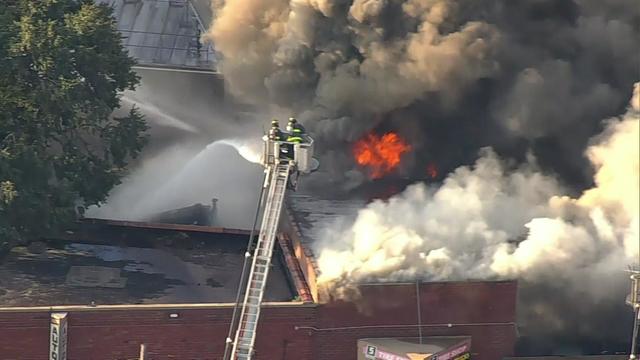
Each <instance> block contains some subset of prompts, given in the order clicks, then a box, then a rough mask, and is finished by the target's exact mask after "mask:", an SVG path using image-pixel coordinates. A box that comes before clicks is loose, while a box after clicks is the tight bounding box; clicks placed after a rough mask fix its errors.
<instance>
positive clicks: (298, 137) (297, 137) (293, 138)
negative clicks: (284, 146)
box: [287, 127, 304, 144]
mask: <svg viewBox="0 0 640 360" xmlns="http://www.w3.org/2000/svg"><path fill="white" fill-rule="evenodd" d="M303 135H304V134H303V133H302V130H301V129H300V128H298V127H294V128H293V130H291V133H290V134H289V137H287V142H290V143H294V144H300V143H301V142H302V141H303V140H304V139H303V138H302V136H303Z"/></svg>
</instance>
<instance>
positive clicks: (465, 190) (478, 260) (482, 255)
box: [316, 83, 640, 339]
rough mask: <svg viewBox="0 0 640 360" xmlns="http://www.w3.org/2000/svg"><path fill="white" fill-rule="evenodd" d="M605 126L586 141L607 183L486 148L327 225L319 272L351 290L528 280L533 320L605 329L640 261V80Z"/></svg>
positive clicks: (549, 328) (549, 329)
mask: <svg viewBox="0 0 640 360" xmlns="http://www.w3.org/2000/svg"><path fill="white" fill-rule="evenodd" d="M604 124H605V125H604V126H605V129H604V131H603V132H602V133H601V134H599V135H597V136H595V137H594V138H592V139H591V145H590V146H589V147H588V148H587V149H586V151H585V156H586V158H588V159H589V161H590V163H591V165H592V167H593V169H594V171H595V175H594V180H593V182H594V183H595V185H594V187H592V188H590V189H587V190H585V191H584V192H583V193H582V194H581V195H580V196H578V197H575V198H574V197H571V196H566V195H565V194H566V193H567V191H566V189H564V188H563V186H562V185H560V184H559V182H558V181H557V180H556V179H555V178H554V177H552V176H549V175H544V174H542V173H541V172H540V169H539V167H538V165H537V164H536V162H535V159H534V158H529V159H528V161H527V162H526V163H524V164H519V165H516V164H509V163H507V162H505V161H502V160H500V159H499V158H498V157H497V155H496V154H495V152H493V151H491V150H490V149H484V150H482V151H481V153H480V157H479V159H478V160H477V161H476V162H475V164H473V165H472V166H462V167H460V168H458V169H456V170H455V171H454V172H452V173H451V174H449V175H448V176H447V178H446V179H445V180H444V181H443V183H442V185H441V186H439V187H437V186H427V185H424V184H417V185H413V186H411V187H409V188H408V189H407V190H405V191H404V192H403V193H401V194H399V195H397V196H395V197H392V198H391V199H389V200H388V201H375V202H373V203H371V204H369V205H368V206H367V207H366V208H364V209H362V210H360V212H359V214H358V216H357V219H356V220H355V221H354V223H353V224H342V226H338V224H336V226H335V227H332V228H327V229H325V230H324V236H323V239H324V241H322V242H320V243H317V244H316V252H317V253H318V254H319V259H318V263H319V267H320V271H321V278H320V280H319V281H320V282H321V283H322V282H325V283H328V284H331V285H334V286H335V287H336V291H338V292H340V291H341V290H344V289H349V288H350V285H353V284H356V283H360V282H366V281H389V280H395V281H397V280H404V281H407V280H412V279H416V278H422V279H429V280H456V279H468V278H472V279H477V278H483V279H487V278H488V279H497V278H518V279H521V280H522V281H523V282H524V283H525V284H529V285H528V286H525V287H524V288H525V293H526V294H527V296H528V298H525V299H524V300H523V305H522V306H524V307H526V308H527V309H528V310H526V311H525V312H526V316H528V317H529V319H528V320H534V324H535V325H538V326H544V331H545V332H546V333H547V334H549V333H554V331H558V330H564V331H569V332H571V333H573V334H574V335H578V336H580V335H589V336H594V334H598V336H600V335H602V333H601V329H602V326H606V324H607V323H608V322H611V321H612V319H611V318H608V319H606V316H607V315H611V314H610V313H609V312H610V310H611V309H610V307H611V306H613V307H614V308H618V310H619V309H620V308H623V305H622V304H623V300H624V297H625V295H626V293H627V291H628V279H627V277H626V276H625V275H624V272H623V271H624V270H625V269H626V266H629V265H636V266H637V265H640V250H639V247H640V238H639V232H640V229H639V226H640V223H639V202H640V192H639V190H640V163H639V162H640V151H639V149H640V131H639V125H640V83H637V84H636V85H635V91H634V96H633V98H632V100H631V104H630V105H629V108H628V110H627V112H626V113H625V114H624V115H622V116H620V117H615V118H611V119H608V120H607V121H605V122H604ZM531 289H536V291H527V290H531ZM552 305H553V306H552ZM616 305H617V306H616ZM595 309H598V311H596V310H595ZM578 315H579V316H580V317H579V316H578ZM585 318H588V319H589V320H588V321H584V319H585ZM541 319H544V322H541V321H540V320H541ZM626 330H627V329H624V328H622V329H621V328H616V327H611V328H610V329H609V333H608V334H607V336H609V339H611V338H612V337H613V339H620V338H619V337H620V336H623V335H624V334H625V331H626ZM616 337H618V338H616Z"/></svg>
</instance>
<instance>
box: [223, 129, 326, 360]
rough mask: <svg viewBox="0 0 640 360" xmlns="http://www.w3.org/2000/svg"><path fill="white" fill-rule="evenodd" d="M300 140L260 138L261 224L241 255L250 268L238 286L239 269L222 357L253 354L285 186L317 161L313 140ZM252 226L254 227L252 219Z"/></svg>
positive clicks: (238, 359)
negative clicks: (254, 242) (253, 242)
mask: <svg viewBox="0 0 640 360" xmlns="http://www.w3.org/2000/svg"><path fill="white" fill-rule="evenodd" d="M304 139H305V141H304V142H302V143H289V142H285V141H275V140H273V139H272V138H271V137H269V136H265V137H264V138H263V141H264V151H263V157H262V164H263V166H264V167H265V181H264V183H263V185H262V194H261V196H260V200H259V203H258V210H257V212H256V219H255V221H256V222H257V219H258V216H259V213H260V210H261V208H262V210H263V214H262V223H261V227H260V232H259V236H258V241H257V243H256V246H255V249H254V250H253V253H251V242H252V241H251V240H250V243H249V248H247V253H246V254H245V262H246V263H248V261H247V260H248V259H251V260H250V261H251V267H250V270H249V277H248V278H247V282H246V285H245V286H244V287H242V285H243V284H242V281H243V279H244V275H245V270H246V267H245V268H244V269H243V275H242V276H241V280H240V281H241V284H240V288H239V289H238V297H237V299H236V308H235V309H234V315H233V318H232V321H231V326H230V330H229V337H227V340H226V347H225V355H224V360H229V359H231V360H249V359H251V358H252V356H253V353H254V345H255V339H256V332H257V328H258V320H259V318H260V306H261V304H262V300H263V298H264V293H265V287H266V283H267V278H268V276H269V268H270V265H271V257H272V255H273V247H274V244H275V242H276V234H277V232H278V225H279V223H280V215H281V212H282V205H283V203H284V197H285V194H286V192H287V190H288V189H295V188H296V186H297V178H298V175H300V174H308V173H310V172H312V171H314V170H315V169H317V167H318V161H317V160H316V159H314V158H313V139H312V138H310V137H308V136H306V135H305V136H304ZM265 192H266V193H265ZM265 194H266V197H265V196H264V195H265ZM253 228H254V229H255V222H254V227H253ZM243 289H244V300H243V302H242V308H241V310H240V316H239V321H238V324H237V330H236V331H235V336H234V338H233V339H231V336H232V334H233V329H234V328H235V327H236V324H235V323H236V315H237V309H238V305H239V301H240V297H241V293H242V290H243ZM230 348H231V349H232V350H231V353H230V357H228V355H229V349H230Z"/></svg>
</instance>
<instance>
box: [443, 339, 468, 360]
mask: <svg viewBox="0 0 640 360" xmlns="http://www.w3.org/2000/svg"><path fill="white" fill-rule="evenodd" d="M468 350H469V344H468V343H467V344H464V345H462V346H460V347H457V348H455V349H453V350H451V351H449V352H447V353H444V354H442V355H438V360H449V359H453V358H454V357H455V356H458V355H460V354H462V353H465V352H467V351H468Z"/></svg>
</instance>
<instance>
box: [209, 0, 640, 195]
mask: <svg viewBox="0 0 640 360" xmlns="http://www.w3.org/2000/svg"><path fill="white" fill-rule="evenodd" d="M213 3H214V5H213V8H214V9H213V12H214V14H216V15H217V16H216V17H215V19H214V20H213V23H212V26H211V28H210V31H209V33H208V34H207V37H208V39H210V40H211V41H212V42H213V43H214V45H215V47H216V49H217V50H218V51H219V52H220V53H221V57H222V58H223V61H222V63H221V65H220V69H221V70H222V72H223V73H224V76H225V80H226V81H227V84H228V87H229V90H230V91H231V92H232V93H233V94H235V95H237V96H238V97H240V98H242V99H243V100H245V101H252V102H253V103H255V104H259V105H261V106H264V107H271V111H272V112H273V113H274V114H283V115H286V116H288V114H290V113H295V114H299V115H300V118H302V119H303V120H305V121H306V123H305V124H306V125H307V128H309V129H310V130H311V131H312V132H313V133H314V134H315V135H316V137H318V138H319V140H321V141H320V143H319V144H318V145H319V146H318V148H319V149H325V150H324V154H323V156H322V160H323V161H322V164H323V169H324V172H323V174H321V175H317V176H316V178H320V177H322V183H325V182H326V181H333V182H335V183H337V184H339V185H343V187H349V186H353V182H354V181H355V182H358V181H361V180H362V179H363V177H362V176H359V175H360V174H358V171H357V169H356V166H355V164H354V162H353V159H352V158H351V157H349V156H344V153H345V151H344V149H345V148H347V147H349V146H350V144H351V143H352V142H353V141H354V140H355V139H357V138H359V137H360V136H362V135H363V133H364V132H366V131H369V130H376V131H387V130H395V131H398V132H400V134H401V135H402V136H403V137H405V138H407V139H408V140H409V142H410V144H411V145H412V146H413V149H414V152H413V153H412V154H410V155H409V156H407V159H408V160H407V162H410V164H404V165H403V167H402V169H401V172H403V173H402V174H401V175H403V176H409V177H412V178H416V177H420V176H423V175H424V168H425V167H426V166H427V164H428V163H430V162H435V163H437V164H438V166H439V167H440V168H441V169H442V170H443V172H444V173H446V172H448V171H450V170H453V169H454V168H456V167H457V166H459V165H460V164H470V163H472V162H473V161H474V159H475V156H476V154H477V151H478V150H479V149H480V148H482V147H486V146H491V147H493V148H494V150H495V151H496V152H498V154H500V155H508V156H510V157H513V158H517V159H518V160H519V161H523V160H525V157H526V154H527V153H532V154H533V155H535V156H536V158H537V159H538V161H539V164H540V166H541V168H542V169H544V170H553V172H554V173H556V174H559V175H560V176H561V180H562V181H563V182H566V183H568V184H569V185H570V186H573V187H586V186H589V185H590V179H591V175H592V174H591V173H590V170H589V164H588V162H587V161H586V159H585V158H584V157H583V156H582V152H583V150H584V148H585V147H586V146H587V142H588V139H589V138H591V137H592V136H593V135H595V134H597V133H599V132H600V131H601V130H602V128H601V125H600V120H601V119H603V118H606V117H610V116H615V115H616V114H619V113H620V112H621V111H623V109H624V107H625V106H626V103H627V100H628V95H627V94H628V92H629V89H630V88H631V86H632V84H633V83H634V82H635V81H636V80H637V79H638V78H640V65H639V64H640V51H638V45H637V44H638V43H640V28H639V27H640V7H639V6H637V2H636V1H634V0H609V1H602V0H575V1H574V0H526V1H524V0H521V1H518V0H502V1H500V0H498V1H495V0H458V1H454V0H355V1H342V0H293V1H288V0H266V1H250V0H228V1H214V2H213ZM569 134H570V136H567V135H569Z"/></svg>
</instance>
